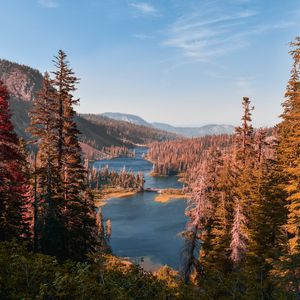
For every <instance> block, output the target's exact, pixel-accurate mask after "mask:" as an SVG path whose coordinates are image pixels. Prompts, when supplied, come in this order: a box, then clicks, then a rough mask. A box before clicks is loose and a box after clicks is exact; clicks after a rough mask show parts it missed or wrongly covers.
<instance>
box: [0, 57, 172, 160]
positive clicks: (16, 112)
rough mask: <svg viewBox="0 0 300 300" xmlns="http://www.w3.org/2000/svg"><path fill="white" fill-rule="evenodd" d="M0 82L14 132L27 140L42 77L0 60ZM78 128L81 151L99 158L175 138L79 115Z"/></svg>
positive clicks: (137, 126) (119, 122) (147, 128)
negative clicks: (112, 149)
mask: <svg viewBox="0 0 300 300" xmlns="http://www.w3.org/2000/svg"><path fill="white" fill-rule="evenodd" d="M0 80H2V81H3V82H4V84H5V85H6V86H7V88H8V90H9V93H10V100H9V102H10V110H11V112H12V121H13V124H14V126H15V131H16V132H17V134H18V135H19V136H20V137H23V138H25V139H26V140H28V139H29V138H30V135H29V133H28V132H27V131H26V128H27V127H28V125H29V116H28V112H29V111H30V109H31V107H32V101H33V99H34V97H35V96H36V93H37V92H38V91H39V90H40V89H41V86H42V81H43V76H42V74H41V73H40V72H39V71H38V70H35V69H33V68H31V67H28V66H25V65H20V64H17V63H14V62H10V61H8V60H3V59H0ZM76 123H77V126H78V128H79V130H80V132H81V135H80V141H81V146H82V149H83V150H88V151H89V153H91V152H92V151H93V149H94V150H95V151H94V154H97V156H98V157H99V155H100V156H101V153H100V152H99V151H97V150H99V149H101V148H102V147H109V146H129V147H130V146H134V145H135V144H146V143H149V142H153V141H161V140H167V139H175V138H177V136H176V135H175V134H174V133H170V132H166V131H163V130H159V129H156V128H149V127H146V126H141V125H136V124H129V123H128V122H124V121H116V120H113V119H109V118H106V117H104V116H101V117H93V115H82V116H81V115H78V116H77V117H76Z"/></svg>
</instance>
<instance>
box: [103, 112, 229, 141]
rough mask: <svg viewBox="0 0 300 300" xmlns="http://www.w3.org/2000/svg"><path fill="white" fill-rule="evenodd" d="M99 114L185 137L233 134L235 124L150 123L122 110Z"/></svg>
mask: <svg viewBox="0 0 300 300" xmlns="http://www.w3.org/2000/svg"><path fill="white" fill-rule="evenodd" d="M99 115H101V116H106V117H109V118H112V119H114V120H122V121H126V122H128V123H132V124H137V125H143V126H148V127H150V128H156V129H159V130H163V131H167V132H171V133H175V134H178V135H181V136H185V137H201V136H205V135H220V134H232V133H233V132H234V126H232V125H228V124H206V125H203V126H173V125H170V124H167V123H161V122H152V123H150V122H147V121H146V120H145V119H143V118H142V117H140V116H137V115H134V114H126V113H120V112H105V113H102V114H99Z"/></svg>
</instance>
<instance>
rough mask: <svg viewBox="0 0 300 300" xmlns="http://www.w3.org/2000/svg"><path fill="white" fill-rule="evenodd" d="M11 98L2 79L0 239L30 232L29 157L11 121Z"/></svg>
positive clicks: (0, 96) (0, 104) (0, 101)
mask: <svg viewBox="0 0 300 300" xmlns="http://www.w3.org/2000/svg"><path fill="white" fill-rule="evenodd" d="M8 99H9V94H8V91H7V88H6V86H5V85H4V84H3V83H2V82H1V81H0V241H4V240H10V239H13V238H21V237H26V236H28V235H29V220H28V217H29V216H30V212H29V210H30V204H29V199H30V197H29V195H28V186H29V181H28V174H26V173H25V172H26V169H25V167H24V166H25V162H26V157H25V156H24V151H23V144H22V143H21V144H20V142H19V139H18V137H17V135H16V134H15V132H14V128H13V125H12V123H11V114H10V112H9V105H8Z"/></svg>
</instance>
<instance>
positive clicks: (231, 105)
mask: <svg viewBox="0 0 300 300" xmlns="http://www.w3.org/2000/svg"><path fill="white" fill-rule="evenodd" d="M0 4H1V18H0V35H1V36H2V39H1V47H0V57H1V58H5V59H9V60H13V61H16V62H19V63H22V64H26V65H30V66H32V67H34V68H37V69H39V70H40V71H42V72H44V71H45V70H50V71H51V70H52V69H53V68H52V62H51V60H52V57H53V56H54V55H55V54H56V52H57V51H58V49H63V50H65V51H66V52H67V54H68V56H69V60H70V62H71V65H72V67H73V69H74V71H75V72H76V74H77V75H78V77H80V78H81V83H80V85H79V86H78V88H79V90H78V95H79V97H80V98H81V105H80V107H79V108H78V111H80V112H92V113H101V112H105V111H120V112H125V113H133V114H137V115H140V116H142V117H143V118H145V119H146V120H149V121H158V122H168V123H171V124H175V125H178V124H179V125H199V124H207V123H219V124H221V123H228V124H237V123H239V119H240V115H241V105H240V103H241V99H242V97H243V96H249V97H250V99H251V100H252V103H253V105H254V106H255V111H254V113H253V119H254V124H255V125H256V126H261V125H272V124H275V123H276V122H277V121H278V115H279V114H280V112H281V106H280V104H281V102H282V100H283V95H284V90H285V86H286V82H287V80H288V77H289V71H290V66H291V60H290V57H289V55H288V51H289V45H288V44H289V42H290V41H292V40H293V39H294V37H295V36H296V35H299V34H300V32H299V28H300V26H299V25H300V1H299V0H286V1H283V0H197V1H196V0H185V1H182V0H160V1H158V0H157V1H154V0H153V1H134V0H132V1H131V0H0Z"/></svg>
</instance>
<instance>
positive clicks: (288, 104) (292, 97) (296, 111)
mask: <svg viewBox="0 0 300 300" xmlns="http://www.w3.org/2000/svg"><path fill="white" fill-rule="evenodd" d="M291 46H292V47H293V50H292V51H290V54H291V56H292V58H293V67H292V70H291V76H290V79H289V82H288V85H287V89H286V94H285V98H286V100H285V102H284V103H283V108H284V111H283V113H282V115H281V118H282V122H281V123H280V124H279V125H278V147H277V151H276V152H277V162H278V165H279V167H280V169H281V177H282V182H281V187H282V188H283V190H284V192H286V194H287V197H286V208H287V211H288V213H287V216H286V217H287V219H286V223H285V225H284V226H283V232H284V234H283V236H282V241H283V242H282V252H283V254H282V256H281V258H280V261H279V263H278V264H276V267H275V269H277V272H276V271H275V273H276V274H277V275H278V277H279V278H280V281H281V283H282V286H283V287H284V289H285V290H286V291H287V292H290V293H292V294H294V295H295V297H296V299H300V147H299V143H300V81H299V80H300V37H297V38H296V40H295V42H292V43H291Z"/></svg>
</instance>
